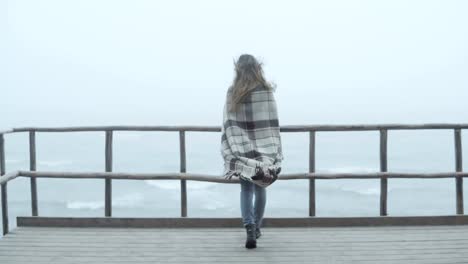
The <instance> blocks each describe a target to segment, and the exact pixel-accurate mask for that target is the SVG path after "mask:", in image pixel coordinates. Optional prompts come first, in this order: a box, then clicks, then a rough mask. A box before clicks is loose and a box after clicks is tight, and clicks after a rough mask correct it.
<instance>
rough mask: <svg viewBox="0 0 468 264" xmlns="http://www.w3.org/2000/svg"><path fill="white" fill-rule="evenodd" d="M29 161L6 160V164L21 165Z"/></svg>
mask: <svg viewBox="0 0 468 264" xmlns="http://www.w3.org/2000/svg"><path fill="white" fill-rule="evenodd" d="M27 162H28V161H27V160H22V159H6V160H5V163H6V164H20V163H27Z"/></svg>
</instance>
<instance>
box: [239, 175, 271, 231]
mask: <svg viewBox="0 0 468 264" xmlns="http://www.w3.org/2000/svg"><path fill="white" fill-rule="evenodd" d="M240 184H241V192H240V205H241V212H242V222H243V225H244V227H245V226H246V225H247V224H253V223H255V224H256V225H257V227H261V226H262V220H263V213H264V212H265V204H266V188H265V187H261V186H258V185H256V184H255V183H253V182H250V181H248V180H244V179H242V178H240ZM254 193H255V202H254V204H253V205H252V200H253V195H254Z"/></svg>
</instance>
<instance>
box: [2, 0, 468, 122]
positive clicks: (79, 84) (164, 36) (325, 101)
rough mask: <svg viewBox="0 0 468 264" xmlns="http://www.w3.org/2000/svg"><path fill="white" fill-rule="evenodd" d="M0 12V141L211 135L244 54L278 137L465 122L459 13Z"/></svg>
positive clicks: (340, 4)
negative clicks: (36, 129)
mask: <svg viewBox="0 0 468 264" xmlns="http://www.w3.org/2000/svg"><path fill="white" fill-rule="evenodd" d="M0 9H1V10H2V11H1V12H0V15H1V16H2V19H1V20H0V21H1V24H2V25H1V27H0V33H1V34H0V36H1V37H0V38H2V40H1V41H0V48H1V50H2V59H1V61H0V70H1V73H0V104H1V106H0V120H1V121H0V129H3V128H10V127H22V126H33V125H38V126H39V125H41V126H61V125H70V126H73V125H107V124H113V125H124V124H129V125H130V124H134V125H218V126H219V125H221V121H222V107H223V104H224V98H225V93H226V90H227V88H228V87H229V85H230V83H231V81H232V79H233V73H234V72H233V60H234V59H235V58H237V57H238V56H239V55H241V54H242V53H250V54H253V55H255V56H257V57H258V58H260V59H261V60H262V61H263V62H264V64H265V68H264V69H265V74H266V77H267V79H269V80H271V81H273V82H275V83H276V84H277V91H276V93H275V97H276V100H277V104H278V114H279V119H280V125H289V124H294V125H297V124H318V123H320V124H329V123H330V124H331V123H343V124H345V123H346V124H348V123H349V124H352V123H423V122H425V123H427V122H437V123H439V122H440V123H441V122H461V123H467V122H468V110H467V109H468V107H467V99H468V74H467V73H468V48H467V47H468V16H467V15H466V14H467V13H468V2H467V1H461V0H460V1H447V0H445V1H408V0H404V1H395V0H391V1H271V0H270V1H266V0H265V1H239V0H235V1H216V0H213V1H190V0H186V1H174V0H171V1H130V0H128V1H115V0H112V1H96V0H91V1H83V0H80V1H64V0H57V1H48V0H47V1H32V0H31V1H20V0H16V1H2V2H1V3H0ZM5 18H6V19H5Z"/></svg>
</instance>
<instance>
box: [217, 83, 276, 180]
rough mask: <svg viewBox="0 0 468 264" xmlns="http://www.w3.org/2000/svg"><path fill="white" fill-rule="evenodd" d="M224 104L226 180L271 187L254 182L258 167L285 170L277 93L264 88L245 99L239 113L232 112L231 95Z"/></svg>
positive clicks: (259, 88) (222, 140)
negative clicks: (282, 166) (282, 162)
mask: <svg viewBox="0 0 468 264" xmlns="http://www.w3.org/2000/svg"><path fill="white" fill-rule="evenodd" d="M229 94H230V91H228V93H227V96H226V103H225V104H224V114H223V125H222V129H221V132H222V136H221V154H222V156H223V159H224V173H223V174H224V178H226V179H231V178H232V177H241V178H242V179H245V180H248V181H251V182H253V183H255V184H257V185H259V186H262V187H266V186H268V185H269V184H266V183H263V182H262V181H261V180H254V179H252V178H251V177H253V176H255V174H256V173H255V169H256V167H257V166H259V167H261V168H262V169H263V171H266V170H267V169H268V168H270V169H274V170H277V169H278V168H281V161H282V160H283V153H282V145H281V137H280V128H279V122H278V113H277V106H276V101H275V98H274V96H273V92H272V91H269V90H267V89H266V88H265V87H263V86H262V85H259V86H257V87H256V88H255V89H254V90H252V91H251V92H250V93H249V94H248V95H246V96H244V98H243V99H242V101H241V102H240V103H239V105H238V106H237V107H238V108H237V111H235V112H228V109H229V108H228V107H229V106H230V103H229V101H228V100H227V99H228V96H229Z"/></svg>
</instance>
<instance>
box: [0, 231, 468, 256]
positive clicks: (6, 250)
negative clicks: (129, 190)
mask: <svg viewBox="0 0 468 264" xmlns="http://www.w3.org/2000/svg"><path fill="white" fill-rule="evenodd" d="M244 241H245V230H244V229H242V228H232V227H228V228H184V227H177V228H137V227H134V228H128V227H126V228H117V227H29V226H19V227H17V228H15V229H13V230H11V231H10V232H9V233H8V234H7V235H6V236H5V237H3V239H1V240H0V263H2V264H10V263H15V264H21V263H28V264H33V263H44V264H45V263H47V264H49V263H186V262H187V263H392V264H393V263H467V261H468V226H467V225H436V226H427V225H425V226H373V227H361V226H358V227H356V226H354V227H264V228H263V236H262V237H261V238H259V239H258V240H257V248H256V249H246V248H245V247H244Z"/></svg>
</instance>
